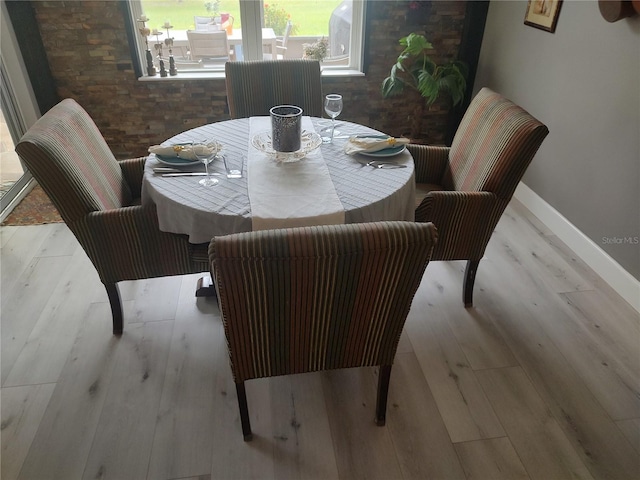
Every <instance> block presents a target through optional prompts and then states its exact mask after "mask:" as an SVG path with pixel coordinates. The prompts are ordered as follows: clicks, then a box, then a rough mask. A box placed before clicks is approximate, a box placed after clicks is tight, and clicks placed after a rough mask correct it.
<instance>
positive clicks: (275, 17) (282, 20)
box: [264, 3, 296, 36]
mask: <svg viewBox="0 0 640 480" xmlns="http://www.w3.org/2000/svg"><path fill="white" fill-rule="evenodd" d="M289 20H291V15H290V14H289V13H287V11H286V10H285V9H284V8H280V7H278V5H276V4H275V3H271V4H270V3H265V4H264V26H265V27H266V28H273V31H274V33H275V34H276V35H278V36H282V35H284V31H285V29H286V28H287V22H288V21H289ZM295 29H296V26H295V25H293V28H292V31H291V32H290V34H291V33H294V31H295Z"/></svg>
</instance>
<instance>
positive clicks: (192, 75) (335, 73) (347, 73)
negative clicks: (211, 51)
mask: <svg viewBox="0 0 640 480" xmlns="http://www.w3.org/2000/svg"><path fill="white" fill-rule="evenodd" d="M322 76H323V77H331V78H334V77H345V78H346V77H364V73H363V72H360V71H358V70H347V69H327V70H322ZM212 78H213V79H216V78H219V79H224V78H225V75H224V71H221V70H220V71H207V72H197V71H188V72H181V71H178V75H174V76H171V75H167V76H166V77H161V76H160V74H158V75H155V76H153V77H149V76H147V75H144V76H142V77H139V78H138V80H139V81H141V82H170V81H184V80H188V81H190V80H210V79H212Z"/></svg>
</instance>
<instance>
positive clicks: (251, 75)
mask: <svg viewBox="0 0 640 480" xmlns="http://www.w3.org/2000/svg"><path fill="white" fill-rule="evenodd" d="M225 75H226V81H227V102H228V103H229V114H230V115H231V118H246V117H252V116H257V115H269V109H270V108H271V107H273V106H275V105H297V106H298V107H300V108H302V110H303V112H304V113H303V114H304V115H309V116H312V117H321V116H322V112H323V101H322V82H321V77H320V63H319V62H318V61H316V60H302V59H285V60H257V61H246V62H227V63H226V64H225Z"/></svg>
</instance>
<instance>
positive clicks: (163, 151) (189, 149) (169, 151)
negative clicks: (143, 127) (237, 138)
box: [149, 141, 222, 160]
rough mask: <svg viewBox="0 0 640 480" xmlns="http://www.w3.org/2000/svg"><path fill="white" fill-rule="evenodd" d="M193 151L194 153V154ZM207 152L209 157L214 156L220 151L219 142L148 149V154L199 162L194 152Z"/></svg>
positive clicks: (178, 144) (181, 144)
mask: <svg viewBox="0 0 640 480" xmlns="http://www.w3.org/2000/svg"><path fill="white" fill-rule="evenodd" d="M194 149H195V152H194ZM201 149H202V150H205V151H207V152H208V153H209V154H210V155H215V154H216V153H218V152H219V151H220V150H221V149H222V145H220V143H219V142H216V141H212V142H209V143H176V144H175V145H153V146H151V147H149V153H154V154H156V155H160V156H161V157H178V158H184V159H185V160H199V159H198V157H197V156H196V152H198V151H200V150H201Z"/></svg>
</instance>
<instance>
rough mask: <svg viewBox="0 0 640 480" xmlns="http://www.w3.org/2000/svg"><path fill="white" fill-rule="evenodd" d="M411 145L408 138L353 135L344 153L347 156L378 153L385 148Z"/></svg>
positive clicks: (345, 146)
mask: <svg viewBox="0 0 640 480" xmlns="http://www.w3.org/2000/svg"><path fill="white" fill-rule="evenodd" d="M407 143H409V139H408V138H394V137H384V138H383V137H380V136H379V137H359V136H357V135H353V136H351V137H350V138H349V141H348V142H347V143H346V144H345V145H344V153H346V154H347V155H353V154H354V153H360V152H367V153H369V152H378V151H380V150H384V149H385V148H392V147H399V146H400V145H406V144H407Z"/></svg>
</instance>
